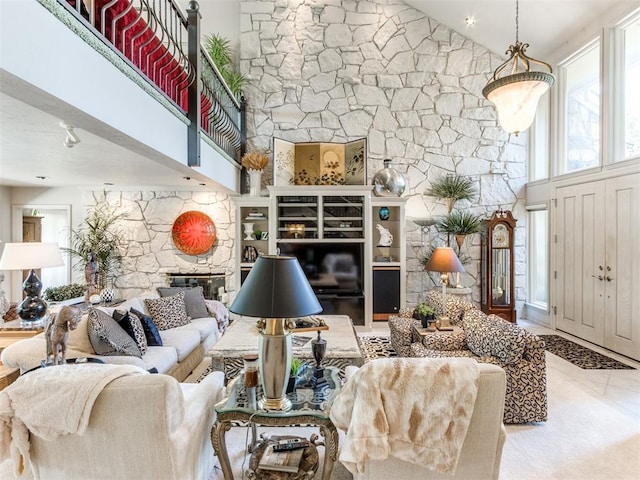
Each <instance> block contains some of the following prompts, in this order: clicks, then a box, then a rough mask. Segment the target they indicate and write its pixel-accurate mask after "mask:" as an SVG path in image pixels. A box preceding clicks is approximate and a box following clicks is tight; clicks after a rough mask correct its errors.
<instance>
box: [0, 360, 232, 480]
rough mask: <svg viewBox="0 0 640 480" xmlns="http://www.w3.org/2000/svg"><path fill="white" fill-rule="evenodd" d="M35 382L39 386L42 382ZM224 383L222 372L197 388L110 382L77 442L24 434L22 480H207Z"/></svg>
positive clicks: (168, 380) (10, 472)
mask: <svg viewBox="0 0 640 480" xmlns="http://www.w3.org/2000/svg"><path fill="white" fill-rule="evenodd" d="M58 368H63V367H50V368H48V369H47V370H45V371H43V373H48V372H50V371H54V370H56V369H58ZM33 374H34V373H28V374H26V375H25V376H26V377H28V376H29V375H33ZM39 382H43V383H45V384H46V382H47V378H46V376H45V377H44V378H42V377H40V378H39ZM223 382H224V376H223V374H222V373H221V372H213V373H211V374H210V375H208V376H207V377H205V379H204V380H203V381H202V382H201V383H197V384H196V383H189V384H187V383H178V382H177V381H176V380H175V379H174V378H172V377H169V376H167V375H145V374H142V375H129V376H124V377H120V378H116V379H115V380H113V381H111V382H110V383H109V384H108V385H107V386H105V387H104V389H103V390H102V391H101V392H100V393H99V395H98V397H97V398H96V400H95V403H94V404H93V408H92V410H91V414H90V417H89V422H88V424H87V428H86V430H85V431H84V432H83V433H82V434H77V433H70V434H66V435H61V436H58V437H57V438H55V439H53V440H45V439H44V438H42V437H40V436H38V435H36V434H34V433H31V434H30V437H29V443H30V448H29V455H30V457H31V458H30V464H29V465H30V466H31V467H32V469H29V468H28V467H27V472H28V473H33V477H32V476H31V475H26V476H27V478H35V479H46V480H56V479H60V480H62V479H84V480H107V479H109V480H112V479H122V480H125V479H127V480H128V479H136V480H152V479H166V480H209V479H210V478H212V476H213V474H212V472H213V468H214V454H213V449H212V447H211V440H210V432H211V427H212V425H213V422H214V421H215V410H214V408H213V406H214V405H215V403H216V402H218V401H219V400H220V399H221V398H222V397H223V396H224V392H225V390H224V387H223ZM43 388H46V385H45V386H44V387H43ZM8 389H11V386H9V387H8ZM0 478H4V479H7V480H9V479H13V478H15V476H14V465H13V462H12V461H11V460H7V461H5V462H3V463H2V464H0ZM19 478H23V477H19Z"/></svg>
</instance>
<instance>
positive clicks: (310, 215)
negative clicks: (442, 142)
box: [234, 185, 406, 329]
mask: <svg viewBox="0 0 640 480" xmlns="http://www.w3.org/2000/svg"><path fill="white" fill-rule="evenodd" d="M268 188H269V197H249V196H243V197H237V198H235V200H234V201H235V204H236V207H237V210H236V220H237V225H236V238H237V239H238V241H236V251H235V253H236V266H237V271H238V272H239V275H236V279H237V280H236V287H237V289H239V288H240V286H241V285H242V281H243V280H244V278H246V275H247V274H248V273H249V271H250V270H251V267H252V265H253V262H252V260H251V252H253V248H255V249H256V250H257V252H258V253H269V254H274V255H275V254H286V255H294V256H296V257H297V258H298V260H299V261H300V264H301V265H302V267H303V270H305V273H306V274H307V277H308V278H309V283H310V284H311V286H312V287H313V288H314V291H315V292H316V295H317V296H318V299H319V300H320V303H321V304H322V305H323V308H324V313H326V314H345V315H349V316H350V317H351V318H352V320H353V322H354V325H356V326H360V327H363V328H365V329H366V328H367V327H369V328H370V327H371V325H372V322H373V321H374V320H386V319H387V318H388V317H389V315H393V314H395V313H397V312H398V310H399V309H400V308H401V307H402V306H403V305H404V302H405V290H406V286H405V285H406V279H405V277H406V268H405V256H406V254H405V250H406V248H405V234H404V204H405V201H406V199H403V198H377V197H373V196H372V190H371V186H364V185H363V186H352V185H344V186H286V187H275V186H271V187H268ZM382 207H385V208H386V209H388V211H389V216H388V218H385V219H381V218H380V214H379V210H380V208H382ZM245 223H252V224H253V225H252V227H251V228H253V229H254V230H255V229H256V228H258V229H260V230H261V231H263V232H264V231H267V232H269V233H268V234H267V237H266V239H263V238H261V239H260V240H258V239H256V238H250V236H249V235H245V227H244V225H243V224H245ZM377 224H380V225H382V226H383V227H384V228H385V229H387V230H389V232H390V233H391V235H392V236H393V242H392V244H391V246H390V247H385V248H382V249H381V248H380V247H378V246H377V242H378V240H379V233H378V230H377V227H376V225H377ZM251 228H248V229H247V233H249V231H250V229H251ZM254 237H255V235H254ZM252 247H253V248H252ZM247 256H249V258H247Z"/></svg>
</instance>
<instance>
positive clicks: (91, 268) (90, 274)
mask: <svg viewBox="0 0 640 480" xmlns="http://www.w3.org/2000/svg"><path fill="white" fill-rule="evenodd" d="M97 260H98V259H97V257H96V254H95V252H90V253H89V258H88V261H87V264H86V265H85V266H84V279H85V281H86V282H87V298H89V297H91V295H93V294H95V293H98V292H99V291H100V290H99V288H98V280H99V279H98V261H97Z"/></svg>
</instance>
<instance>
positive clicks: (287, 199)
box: [278, 195, 318, 240]
mask: <svg viewBox="0 0 640 480" xmlns="http://www.w3.org/2000/svg"><path fill="white" fill-rule="evenodd" d="M314 238H318V197H317V196H297V195H296V196H279V197H278V239H287V240H301V239H314Z"/></svg>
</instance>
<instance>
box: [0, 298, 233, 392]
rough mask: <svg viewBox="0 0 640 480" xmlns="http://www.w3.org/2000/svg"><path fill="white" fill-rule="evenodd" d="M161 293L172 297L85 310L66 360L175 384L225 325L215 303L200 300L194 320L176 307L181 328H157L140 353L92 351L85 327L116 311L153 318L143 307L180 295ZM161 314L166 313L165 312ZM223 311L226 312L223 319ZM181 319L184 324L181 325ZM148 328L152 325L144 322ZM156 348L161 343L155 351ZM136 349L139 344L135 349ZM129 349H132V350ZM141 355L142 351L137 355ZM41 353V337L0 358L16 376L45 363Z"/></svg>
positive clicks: (91, 333) (43, 349) (12, 348)
mask: <svg viewBox="0 0 640 480" xmlns="http://www.w3.org/2000/svg"><path fill="white" fill-rule="evenodd" d="M167 288H169V287H167ZM198 288H201V287H198ZM178 290H179V289H178ZM161 293H167V294H169V293H172V294H173V295H169V296H167V297H161V296H160V295H157V294H155V293H154V294H151V293H150V294H146V295H142V296H139V297H134V298H131V299H128V300H127V301H125V302H123V303H121V304H118V305H117V306H115V307H106V306H96V307H89V311H88V312H85V313H84V314H83V317H82V320H81V321H80V324H79V325H78V327H77V328H76V329H75V330H71V331H70V332H69V341H68V345H67V359H72V358H83V357H87V358H99V359H100V360H102V361H104V362H105V363H112V364H131V365H136V366H139V367H141V368H144V369H145V370H149V371H153V372H158V373H165V374H168V375H171V376H172V377H174V378H176V379H177V380H178V381H182V380H184V379H185V378H186V377H187V376H188V375H189V374H190V373H191V372H192V371H193V369H194V368H195V367H196V366H197V365H198V364H199V363H200V362H201V361H202V360H203V358H204V355H205V354H206V352H208V350H209V349H210V348H211V347H212V346H213V345H215V343H216V342H217V341H218V339H219V338H220V336H221V335H222V332H223V330H224V328H225V326H226V325H227V324H228V321H229V319H228V311H227V310H226V308H224V306H223V305H222V304H220V303H219V302H213V303H211V302H209V301H206V303H203V305H206V307H205V310H202V308H201V309H200V311H196V315H197V316H188V315H187V307H192V306H193V305H191V304H190V303H188V302H187V303H183V304H181V305H182V307H180V308H182V309H183V310H184V313H183V312H180V313H181V314H182V319H183V321H182V322H181V323H182V324H181V325H180V326H176V327H173V328H164V329H162V328H157V332H155V333H156V337H158V336H159V338H160V339H161V340H158V341H157V342H151V341H150V339H149V338H147V340H149V341H148V344H147V346H146V347H145V348H144V349H143V348H140V349H139V350H138V351H133V352H131V351H126V349H125V350H123V353H122V354H121V352H119V351H110V352H108V353H103V350H100V349H99V350H100V351H97V350H96V348H97V345H96V335H95V332H94V331H93V329H92V328H91V327H92V325H93V323H92V321H91V320H93V319H94V318H95V317H99V318H98V319H99V320H107V319H105V318H104V316H105V314H106V316H109V317H112V316H113V315H114V311H116V310H117V311H118V312H121V313H129V312H138V313H139V314H140V315H139V316H140V317H143V316H144V317H149V318H151V319H154V317H153V316H152V315H151V312H150V311H149V308H148V305H150V303H149V302H161V301H162V300H161V299H162V298H173V297H175V296H176V295H177V296H180V294H176V293H175V290H170V291H169V292H161ZM185 293H186V289H185ZM187 295H188V297H189V296H192V295H191V292H189V293H187ZM188 297H187V298H188ZM183 301H184V300H183ZM202 301H203V302H205V301H204V298H202ZM207 304H208V305H207ZM162 305H163V304H162V303H161V304H160V307H161V308H160V310H162ZM91 309H93V311H92V310H91ZM164 310H168V309H166V308H165V309H164ZM212 312H216V314H215V316H213V315H214V314H213V313H212ZM224 312H226V315H225V313H224ZM191 313H193V312H191ZM207 314H208V315H207ZM92 315H93V316H94V318H91V319H90V318H89V317H90V316H92ZM149 318H146V320H147V321H149ZM185 318H187V319H188V320H185ZM149 323H153V322H150V321H149ZM154 325H155V324H154ZM165 326H170V325H165ZM145 329H146V324H145ZM118 333H119V334H120V335H122V332H115V333H114V335H115V334H118ZM146 333H147V332H146V330H145V334H146ZM131 335H133V334H131ZM124 340H126V339H124ZM129 341H130V342H131V341H132V339H129ZM158 344H161V346H160V345H158ZM138 346H140V345H139V344H138ZM130 347H131V348H132V349H133V350H135V347H132V346H130ZM142 350H145V351H144V352H142ZM45 352H46V340H45V337H44V334H39V335H36V336H34V337H32V338H29V339H25V340H21V341H18V342H15V343H14V344H12V345H10V346H8V347H7V348H5V349H4V350H3V351H2V355H1V357H0V358H1V360H2V363H4V364H5V365H6V366H8V367H11V368H19V369H20V371H21V372H26V371H28V370H31V369H33V368H36V367H38V366H40V364H41V362H42V360H44V358H45Z"/></svg>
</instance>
